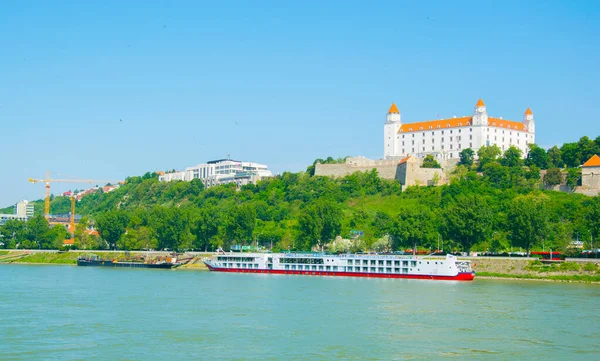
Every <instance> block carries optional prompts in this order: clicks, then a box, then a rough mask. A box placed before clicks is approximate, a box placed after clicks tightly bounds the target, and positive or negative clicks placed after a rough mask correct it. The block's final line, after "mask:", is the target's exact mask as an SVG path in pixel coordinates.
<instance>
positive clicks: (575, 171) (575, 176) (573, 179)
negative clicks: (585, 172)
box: [567, 168, 581, 188]
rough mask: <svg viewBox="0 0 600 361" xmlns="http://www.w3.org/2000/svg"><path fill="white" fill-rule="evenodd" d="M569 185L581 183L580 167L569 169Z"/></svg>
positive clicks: (574, 185) (573, 185) (572, 186)
mask: <svg viewBox="0 0 600 361" xmlns="http://www.w3.org/2000/svg"><path fill="white" fill-rule="evenodd" d="M567 185H568V186H569V187H571V188H575V187H576V186H578V185H581V170H580V169H579V168H569V169H567Z"/></svg>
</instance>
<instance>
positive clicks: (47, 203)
mask: <svg viewBox="0 0 600 361" xmlns="http://www.w3.org/2000/svg"><path fill="white" fill-rule="evenodd" d="M29 182H31V183H41V182H43V183H46V198H45V199H44V216H45V217H46V218H48V217H49V216H50V183H88V184H91V183H117V181H114V180H98V179H51V178H50V172H46V179H33V178H29ZM71 202H72V203H71V211H72V212H73V208H74V203H73V202H74V200H72V201H71ZM73 213H74V212H73Z"/></svg>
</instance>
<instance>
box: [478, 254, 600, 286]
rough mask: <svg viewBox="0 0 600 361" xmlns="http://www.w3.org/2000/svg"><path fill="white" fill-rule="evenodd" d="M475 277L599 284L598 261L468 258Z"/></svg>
mask: <svg viewBox="0 0 600 361" xmlns="http://www.w3.org/2000/svg"><path fill="white" fill-rule="evenodd" d="M471 264H472V266H473V269H474V270H475V272H476V274H477V276H476V277H477V278H479V277H481V278H489V279H512V280H536V281H552V282H582V283H600V268H599V265H600V259H598V260H588V261H587V262H573V261H567V262H561V263H557V264H551V265H546V264H543V263H542V262H540V261H539V260H536V259H531V258H493V257H485V258H484V257H481V258H479V257H472V258H471Z"/></svg>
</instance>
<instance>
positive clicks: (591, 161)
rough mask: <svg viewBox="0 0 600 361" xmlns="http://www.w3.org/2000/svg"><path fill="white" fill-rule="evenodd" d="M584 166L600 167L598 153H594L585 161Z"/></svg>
mask: <svg viewBox="0 0 600 361" xmlns="http://www.w3.org/2000/svg"><path fill="white" fill-rule="evenodd" d="M582 167H600V157H598V155H597V154H594V156H593V157H591V158H590V159H588V161H587V162H585V163H583V166H582Z"/></svg>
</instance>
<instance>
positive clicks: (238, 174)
mask: <svg viewBox="0 0 600 361" xmlns="http://www.w3.org/2000/svg"><path fill="white" fill-rule="evenodd" d="M272 176H273V174H272V173H271V171H270V170H269V169H268V168H267V166H266V165H264V164H258V163H252V162H240V161H237V160H231V159H219V160H213V161H210V162H206V163H204V164H198V165H196V166H193V167H187V168H186V169H185V170H184V171H180V172H171V173H164V174H161V175H159V177H158V180H159V181H161V182H171V181H175V180H181V181H188V182H189V181H191V180H192V179H200V180H201V181H202V183H204V186H205V187H206V188H208V187H211V186H215V185H219V184H226V183H235V184H236V185H237V186H238V187H239V186H242V185H245V184H248V183H256V181H259V180H261V179H264V178H269V177H272Z"/></svg>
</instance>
